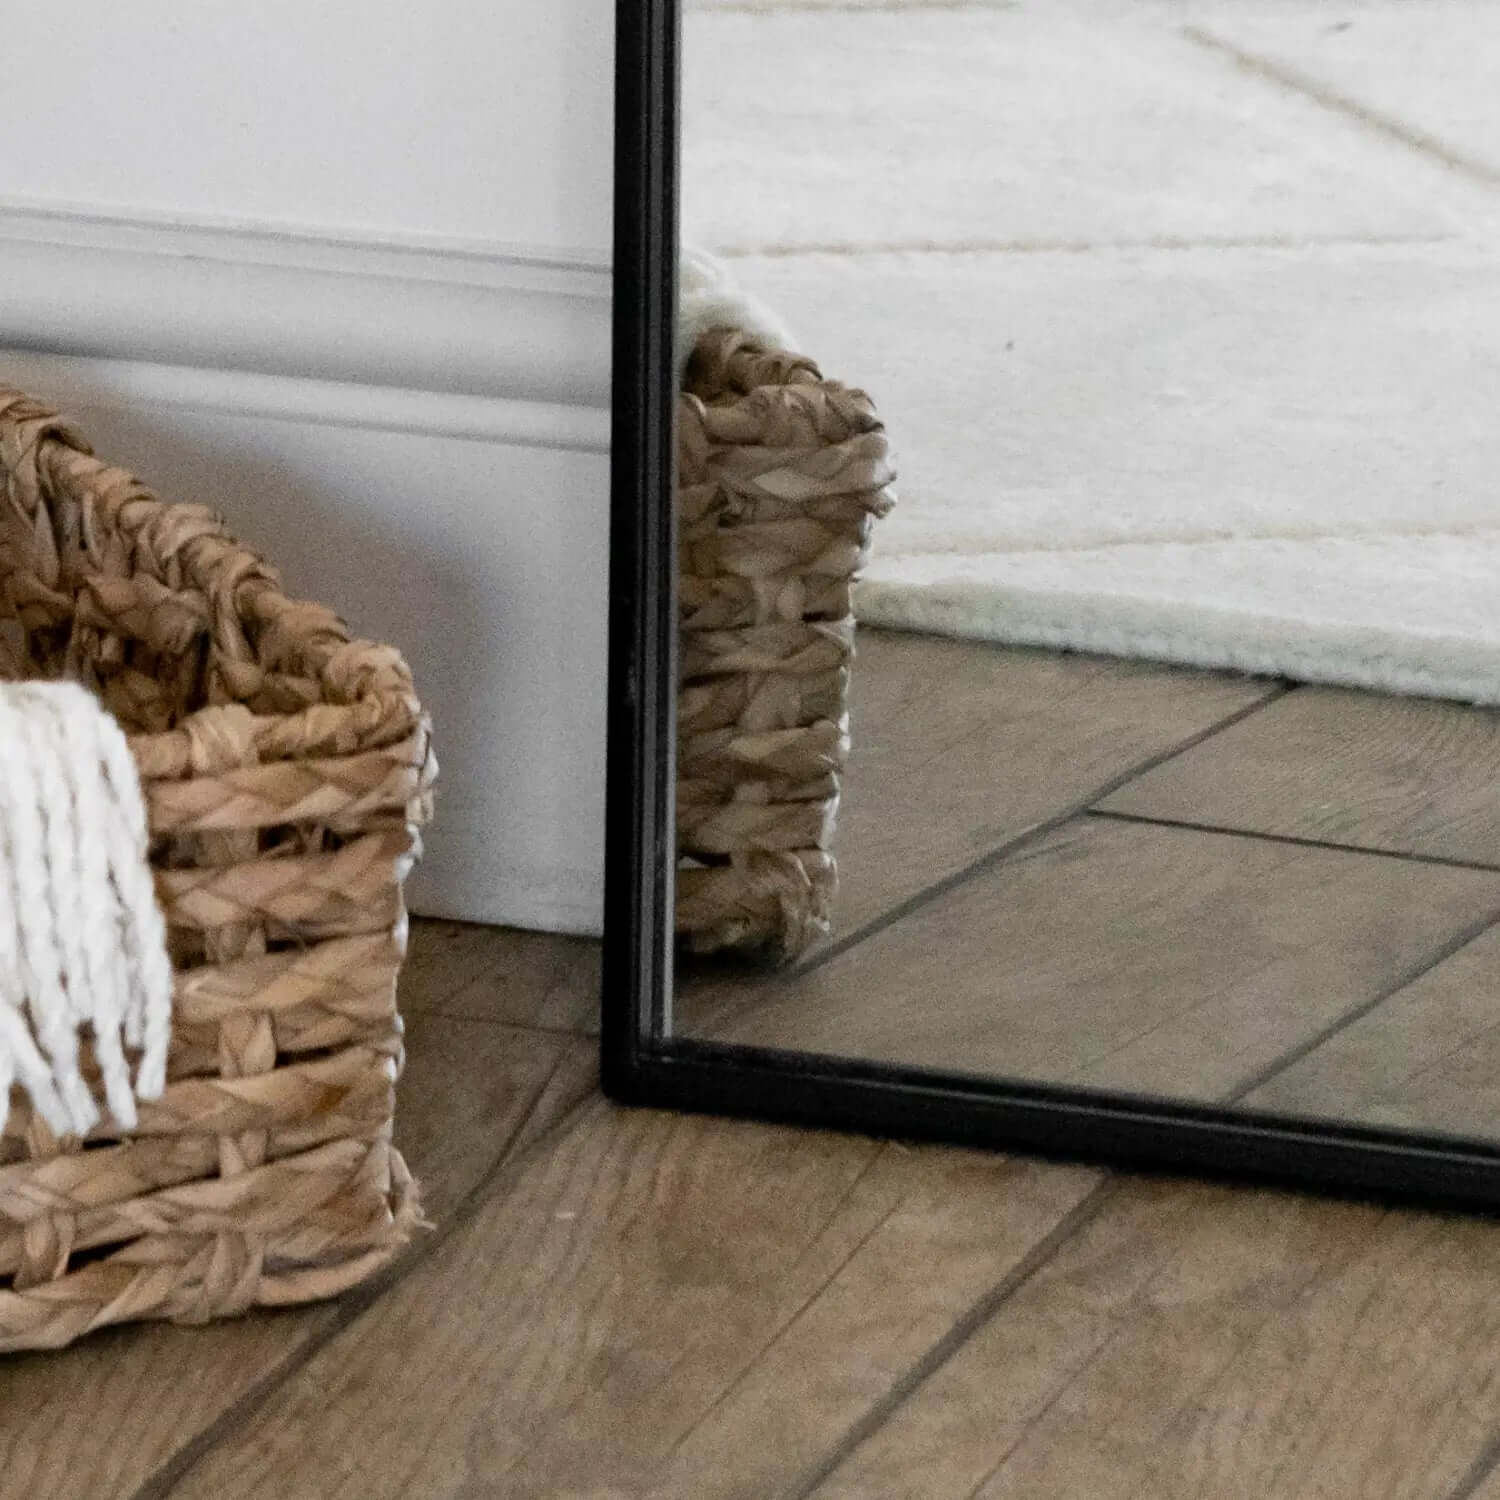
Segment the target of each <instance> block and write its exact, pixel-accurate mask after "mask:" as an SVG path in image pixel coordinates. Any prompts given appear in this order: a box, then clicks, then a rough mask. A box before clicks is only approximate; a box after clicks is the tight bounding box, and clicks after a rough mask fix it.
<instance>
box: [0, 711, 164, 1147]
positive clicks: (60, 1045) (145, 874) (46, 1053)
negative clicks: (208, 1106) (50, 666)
mask: <svg viewBox="0 0 1500 1500" xmlns="http://www.w3.org/2000/svg"><path fill="white" fill-rule="evenodd" d="M146 853H147V843H146V813H145V807H144V804H143V801H142V798H141V789H140V783H139V780H138V778H137V775H136V768H135V763H134V761H133V760H132V759H131V757H130V753H129V750H128V748H127V746H126V743H125V736H124V735H123V733H122V732H121V730H120V728H119V725H118V724H116V723H115V721H114V719H112V718H111V717H110V716H109V715H108V714H107V713H106V712H105V711H104V710H103V709H102V708H101V707H100V706H99V704H98V703H97V702H96V701H95V699H94V698H93V697H92V696H91V695H90V694H89V693H88V692H86V691H85V690H84V689H83V688H81V687H78V686H77V685H75V684H73V683H23V684H13V683H0V1127H3V1125H4V1123H5V1120H6V1118H7V1115H8V1113H9V1103H10V1094H11V1087H12V1085H13V1084H19V1085H20V1086H21V1088H22V1089H23V1090H24V1091H25V1092H26V1093H27V1094H29V1095H30V1097H31V1099H32V1102H33V1103H34V1104H35V1106H36V1109H37V1112H38V1113H39V1114H40V1115H41V1117H42V1119H43V1120H45V1121H46V1123H47V1124H48V1125H49V1126H50V1127H51V1129H52V1130H53V1131H55V1132H56V1133H57V1134H59V1135H67V1134H74V1135H83V1134H84V1133H85V1132H87V1131H88V1130H89V1129H90V1128H91V1127H92V1126H93V1125H95V1124H96V1123H97V1122H98V1119H99V1106H98V1103H97V1101H96V1099H95V1097H94V1093H93V1091H92V1089H91V1088H90V1087H89V1084H88V1082H87V1081H86V1080H85V1078H84V1076H83V1069H82V1058H81V1047H80V1042H81V1040H82V1038H83V1032H84V1028H85V1027H87V1028H88V1029H89V1031H90V1033H91V1039H92V1043H93V1054H94V1059H95V1061H96V1063H97V1064H98V1068H99V1073H100V1077H101V1080H102V1083H103V1087H104V1095H105V1099H106V1101H107V1103H108V1106H109V1111H110V1114H111V1115H113V1117H114V1120H115V1123H116V1124H117V1125H119V1126H121V1127H122V1128H125V1129H130V1128H133V1127H134V1125H135V1124H136V1107H135V1105H136V1097H137V1095H138V1096H139V1097H140V1098H142V1099H152V1098H157V1097H159V1096H160V1094H161V1092H162V1089H163V1087H164V1086H165V1082H166V1063H167V1045H168V1040H169V1036H170V1031H171V1004H172V968H171V963H170V960H169V959H168V956H167V947H166V930H165V926H164V924H163V921H162V917H161V913H160V911H159V910H158V908H157V905H156V899H155V892H154V890H153V888H152V882H151V873H150V868H149V866H148V864H147V858H146ZM126 1048H130V1049H137V1050H139V1053H140V1060H139V1065H138V1069H137V1073H136V1078H135V1089H134V1092H132V1088H131V1079H130V1068H129V1064H128V1062H127V1059H126Z"/></svg>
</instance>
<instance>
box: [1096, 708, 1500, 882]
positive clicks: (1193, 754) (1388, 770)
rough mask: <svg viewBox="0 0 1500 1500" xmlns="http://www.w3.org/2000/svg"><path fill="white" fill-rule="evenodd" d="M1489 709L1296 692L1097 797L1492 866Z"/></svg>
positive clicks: (1497, 770) (1497, 757)
mask: <svg viewBox="0 0 1500 1500" xmlns="http://www.w3.org/2000/svg"><path fill="white" fill-rule="evenodd" d="M1497 788H1500V713H1497V712H1496V711H1495V710H1493V709H1482V708H1471V707H1466V706H1464V705H1463V704H1458V703H1436V702H1431V701H1429V700H1426V699H1421V698H1395V697H1385V696H1382V695H1380V694H1375V693H1359V692H1352V691H1346V690H1343V689H1337V688H1312V687H1304V688H1299V689H1298V690H1297V691H1296V692H1294V693H1290V694H1288V695H1287V696H1286V697H1284V698H1282V699H1280V700H1279V701H1278V702H1276V703H1274V704H1271V705H1269V706H1268V707H1267V708H1266V709H1264V710H1263V711H1262V712H1260V713H1257V714H1252V715H1251V716H1250V717H1249V718H1248V719H1246V720H1244V721H1243V722H1242V723H1239V724H1236V725H1233V726H1232V727H1230V728H1229V729H1226V730H1225V731H1224V732H1223V733H1222V734H1217V735H1215V736H1213V738H1212V739H1209V740H1206V741H1204V743H1203V744H1201V745H1198V746H1197V747H1195V748H1194V749H1192V750H1189V751H1186V752H1185V753H1184V754H1182V755H1180V756H1177V757H1176V758H1175V759H1173V760H1171V761H1168V762H1167V763H1166V764H1164V765H1162V766H1159V767H1157V768H1156V769H1155V770H1154V771H1149V772H1147V773H1146V774H1145V775H1144V776H1141V777H1140V778H1138V779H1137V780H1135V781H1132V782H1130V783H1129V784H1128V785H1126V786H1124V787H1121V788H1120V790H1119V791H1117V792H1115V793H1114V794H1113V795H1112V796H1109V797H1107V798H1105V799H1104V800H1103V801H1102V802H1100V804H1099V805H1100V807H1101V808H1104V809H1107V810H1109V811H1113V812H1122V813H1129V814H1132V815H1134V816H1137V817H1150V818H1171V819H1177V820H1181V821H1187V822H1194V823H1202V824H1207V825H1210V826H1213V827H1216V828H1238V829H1244V830H1246V831H1248V832H1252V833H1271V834H1281V835H1285V836H1290V837H1294V838H1308V839H1318V840H1323V841H1327V842H1330V843H1338V844H1348V845H1354V846H1357V847H1360V848H1365V849H1383V850H1388V851H1392V852H1396V853H1406V854H1423V855H1432V856H1436V857H1439V858H1443V859H1455V860H1467V861H1472V862H1474V863H1478V864H1486V865H1493V866H1496V867H1500V791H1497Z"/></svg>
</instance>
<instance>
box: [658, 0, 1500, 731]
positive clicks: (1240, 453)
mask: <svg viewBox="0 0 1500 1500" xmlns="http://www.w3.org/2000/svg"><path fill="white" fill-rule="evenodd" d="M1119 13H1120V14H1123V13H1124V8H1122V9H1121V11H1120V12H1119ZM847 19H848V18H847V17H846V21H847ZM688 20H689V25H688V28H687V47H686V58H687V61H686V80H687V100H686V107H685V112H686V121H687V125H686V134H685V167H684V177H685V181H684V195H683V215H684V226H685V231H686V232H687V233H688V234H689V235H691V236H693V237H695V238H697V239H698V240H699V241H700V242H703V243H707V244H709V245H710V246H712V247H714V249H715V252H716V255H717V256H718V257H719V258H720V259H721V261H723V262H724V263H725V264H726V265H727V266H728V267H729V268H730V270H731V271H732V273H733V275H734V277H735V278H736V279H737V280H738V282H739V283H740V284H741V285H742V286H743V287H744V288H747V289H748V290H749V292H750V293H751V294H753V295H754V296H755V297H756V298H757V299H759V301H760V302H761V303H762V304H764V305H766V306H769V307H771V308H774V309H776V311H777V313H778V314H779V315H780V316H781V317H782V318H783V319H784V321H785V322H786V324H787V325H788V326H789V327H791V328H792V329H793V330H795V333H796V336H797V338H798V339H799V340H800V341H801V347H803V348H805V349H806V350H807V351H808V352H811V353H812V354H814V355H815V356H816V357H817V359H818V360H819V362H820V364H821V365H822V366H823V368H824V370H825V372H826V373H828V374H830V375H832V376H834V377H835V378H838V379H842V380H846V381H848V382H849V383H851V384H855V385H859V386H862V387H864V388H865V389H866V390H868V391H869V392H870V393H871V395H872V396H873V397H874V399H875V401H876V404H877V406H878V408H879V409H880V411H881V413H882V415H883V416H884V417H885V419H886V422H887V425H888V427H889V429H890V432H891V436H892V440H893V443H894V445H895V447H896V450H897V458H898V467H899V470H900V475H901V479H900V482H899V483H898V486H897V490H898V493H899V495H900V503H899V505H898V508H897V510H896V512H895V513H894V514H893V515H892V516H891V517H890V518H888V519H887V520H886V521H885V522H883V523H882V524H881V526H880V527H879V528H877V535H876V551H875V555H874V557H873V559H872V561H871V564H870V566H869V568H868V570H867V572H866V575H865V578H864V581H863V583H862V584H861V586H860V589H859V593H858V599H857V608H858V611H859V615H860V618H861V619H862V620H864V621H865V622H866V623H869V624H877V625H883V626H890V627H896V628H909V629H915V630H924V631H937V632H942V633H946V634H952V635H960V636H968V637H974V638H979V639H986V640H994V641H1001V642H1011V643H1017V644H1032V645H1044V646H1053V647H1070V648H1074V649H1079V650H1087V651H1099V652H1104V653H1108V654H1116V655H1125V656H1142V657H1149V658H1155V659H1160V660H1165V661H1173V662H1182V663H1188V664H1192V665H1196V666H1205V667H1223V668H1233V669H1239V670H1245V671H1251V672H1258V673H1268V674H1280V675H1287V676H1291V677H1296V678H1300V679H1305V680H1311V681H1323V682H1335V683H1347V684H1351V685H1356V686H1361V687H1371V688H1380V689H1386V690H1390V691H1396V692H1405V693H1419V694H1426V695H1431V696H1439V697H1452V698H1457V699H1462V700H1467V701H1475V702H1483V703H1500V424H1497V421H1496V404H1497V403H1496V397H1497V394H1500V312H1497V311H1496V310H1497V309H1500V256H1497V255H1496V254H1495V248H1494V247H1495V245H1496V243H1497V239H1500V237H1497V235H1496V234H1495V233H1494V228H1493V226H1494V222H1495V220H1494V217H1493V215H1492V214H1491V211H1490V209H1489V208H1487V207H1486V200H1485V198H1484V195H1483V194H1480V193H1479V192H1478V190H1477V189H1475V188H1474V187H1473V185H1472V184H1465V183H1457V184H1456V185H1455V182H1454V181H1453V180H1452V175H1451V174H1449V173H1445V172H1440V171H1437V170H1436V169H1435V168H1434V167H1433V165H1432V163H1430V162H1425V161H1421V160H1418V159H1416V156H1415V153H1411V152H1408V151H1406V150H1405V148H1402V147H1400V146H1399V144H1397V143H1393V142H1392V141H1390V140H1388V139H1383V138H1380V137H1378V136H1376V135H1375V134H1374V133H1373V132H1368V131H1366V130H1364V129H1363V127H1359V126H1358V125H1357V122H1350V121H1349V120H1346V119H1343V118H1341V117H1339V116H1338V115H1337V114H1335V113H1331V112H1329V111H1328V110H1326V109H1322V108H1320V107H1318V106H1315V105H1313V104H1311V103H1310V102H1309V101H1308V100H1306V99H1304V98H1301V97H1298V96H1296V95H1294V94H1289V93H1288V94H1282V93H1280V92H1278V91H1277V90H1276V89H1275V88H1272V87H1270V86H1268V85H1267V84H1266V83H1265V81H1264V80H1263V79H1255V78H1250V77H1246V76H1245V75H1244V74H1243V73H1242V72H1237V71H1236V70H1234V69H1233V68H1229V67H1227V66H1226V65H1225V63H1224V59H1223V58H1222V57H1219V56H1216V55H1214V54H1213V53H1212V52H1211V51H1206V50H1205V49H1204V48H1202V47H1196V48H1195V47H1193V46H1191V45H1189V44H1188V43H1187V42H1186V41H1184V40H1183V39H1182V37H1181V36H1180V35H1179V34H1178V32H1177V30H1176V28H1167V27H1164V26H1158V25H1155V24H1154V23H1152V24H1147V23H1146V22H1142V23H1141V24H1139V25H1131V26H1126V25H1124V23H1120V25H1119V26H1118V28H1117V29H1115V30H1112V25H1113V24H1114V23H1106V22H1105V21H1104V20H1102V19H1100V18H1099V17H1094V18H1093V20H1092V22H1091V24H1090V25H1089V27H1087V28H1084V29H1080V28H1078V27H1076V26H1075V25H1074V24H1073V23H1071V22H1069V21H1067V20H1066V18H1063V19H1058V17H1057V14H1056V12H1055V10H1050V9H1049V10H1048V11H1047V12H1046V13H1045V14H1044V13H1042V12H1041V11H1040V10H1038V11H1036V12H1033V11H1031V10H1029V9H1028V8H1026V7H1025V6H1021V7H1018V8H1016V9H1015V10H988V11H974V12H958V13H952V14H946V13H945V14H935V13H934V12H933V11H932V10H931V9H930V8H928V9H927V10H926V14H925V15H920V16H918V15H916V14H915V13H913V14H910V15H908V14H903V13H901V12H900V11H896V12H892V13H885V12H882V13H880V14H879V15H871V16H868V17H862V18H861V19H860V21H859V24H858V25H853V24H848V25H843V26H838V27H836V26H831V25H830V23H829V20H828V17H827V15H826V13H825V14H824V15H823V16H822V17H819V16H817V15H815V14H813V13H810V12H809V13H794V12H790V11H785V12H784V11H769V12H767V13H764V14H754V15H747V14H741V13H737V12H733V11H729V10H725V11H722V12H717V13H716V12H712V11H711V12H708V13H702V14H697V15H690V16H689V18H688ZM1288 24H1289V25H1290V24H1292V23H1291V22H1289V23H1288ZM1297 24H1302V23H1300V22H1298V23H1297ZM914 28H919V29H914ZM1491 29H1492V30H1494V28H1491ZM1106 33H1108V34H1106ZM1497 36H1500V32H1497ZM903 39H904V40H903ZM1293 40H1295V37H1294V38H1293ZM1481 43H1482V44H1484V45H1491V44H1490V43H1489V42H1488V40H1487V38H1486V37H1479V38H1476V41H1475V45H1476V46H1479V45H1480V44H1481ZM819 49H822V50H821V52H820V51H819ZM1491 50H1492V51H1495V52H1496V60H1497V65H1500V50H1497V49H1496V47H1495V46H1491ZM709 55H711V56H712V58H713V66H712V68H710V67H709V66H708V65H707V64H706V63H705V62H704V60H703V59H704V58H705V57H706V56H709ZM778 58H779V59H784V60H789V61H785V62H784V63H783V65H782V66H781V68H780V71H779V72H778V71H777V69H776V68H775V67H773V66H772V64H773V63H774V62H775V61H776V60H777V59H778ZM695 59H697V61H696V62H695ZM1023 60H1024V66H1022V61H1023ZM923 69H926V70H927V71H928V75H929V77H928V83H929V84H930V87H923V86H922V77H921V74H922V70H923ZM980 74H984V75H985V76H987V77H989V78H990V79H991V81H992V82H993V83H995V84H996V85H997V86H996V87H994V88H989V89H985V90H979V89H977V86H976V87H975V88H973V89H970V88H969V87H967V85H965V86H964V87H962V88H960V87H959V86H958V85H959V84H963V83H964V82H965V80H968V82H969V83H973V82H974V80H975V79H977V78H978V76H979V75H980ZM741 75H744V78H745V84H744V91H743V94H742V95H739V94H737V95H736V97H737V98H742V100H743V107H737V108H736V109H733V110H725V109H723V108H717V109H715V108H711V105H712V104H713V102H714V100H715V99H717V100H719V101H720V102H722V97H723V95H724V93H725V92H726V91H728V92H734V91H735V80H736V79H737V78H739V77H741ZM970 75H973V78H971V77H970ZM943 79H946V80H947V81H948V88H947V90H946V92H945V91H944V89H943V88H941V87H940V86H939V85H940V83H941V80H943ZM1001 85H1003V86H1001ZM1064 85H1065V86H1066V90H1067V97H1066V98H1063V97H1061V96H1059V95H1058V92H1057V91H1058V90H1059V89H1061V88H1063V87H1064ZM877 100H884V101H886V105H887V106H888V107H886V108H882V109H881V110H876V109H875V108H874V101H877ZM898 106H899V108H898ZM1486 107H1488V106H1486ZM1028 108H1032V109H1033V111H1034V112H1036V113H1037V114H1038V116H1039V118H1040V119H1041V121H1042V125H1043V126H1044V127H1045V129H1046V131H1047V132H1048V134H1047V138H1046V140H1045V141H1044V142H1043V141H1040V140H1039V139H1038V138H1037V137H1036V132H1035V131H1031V133H1028V131H1029V127H1028V125H1027V111H1028ZM1493 113H1494V117H1495V126H1496V129H1495V139H1496V142H1497V160H1500V107H1497V108H1495V109H1494V111H1493ZM1070 121H1071V123H1070ZM1039 128H1040V127H1039ZM1069 131H1072V133H1073V136H1074V137H1076V139H1073V138H1070V136H1069ZM966 141H967V142H978V143H979V145H978V146H975V147H973V148H972V149H967V148H966V147H965V142H966ZM1101 155H1102V156H1103V157H1105V158H1107V160H1105V161H1103V163H1102V164H1101V160H1100V158H1101ZM1033 159H1035V160H1036V161H1038V162H1040V163H1041V164H1042V165H1041V167H1039V168H1038V169H1037V170H1036V171H1032V170H1031V168H1029V167H1028V165H1027V163H1028V161H1031V160H1033ZM1075 160H1076V162H1077V163H1078V165H1077V166H1076V167H1074V166H1070V163H1072V162H1074V161H1075ZM1236 162H1238V170H1232V169H1231V168H1232V167H1233V166H1234V164H1235V163H1236ZM1111 170H1113V173H1114V175H1113V176H1111V175H1110V174H1111ZM913 183H919V184H920V186H919V187H916V188H912V189H911V191H910V192H909V191H908V188H909V187H911V184H913ZM1466 194H1467V195H1470V196H1465V195H1466ZM1492 196H1495V195H1494V194H1493V193H1492ZM1487 215H1489V216H1487Z"/></svg>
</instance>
